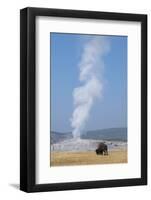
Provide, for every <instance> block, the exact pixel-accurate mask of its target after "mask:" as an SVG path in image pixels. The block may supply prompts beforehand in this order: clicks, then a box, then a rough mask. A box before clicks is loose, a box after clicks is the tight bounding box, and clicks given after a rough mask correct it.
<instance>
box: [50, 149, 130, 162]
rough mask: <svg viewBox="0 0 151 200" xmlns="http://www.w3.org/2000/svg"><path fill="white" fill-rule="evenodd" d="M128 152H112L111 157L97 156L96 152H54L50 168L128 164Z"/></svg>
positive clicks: (51, 156)
mask: <svg viewBox="0 0 151 200" xmlns="http://www.w3.org/2000/svg"><path fill="white" fill-rule="evenodd" d="M126 162H127V151H126V150H116V151H110V152H109V155H107V156H104V155H96V153H95V152H92V151H89V152H52V153H51V155H50V166H69V165H89V164H111V163H126Z"/></svg>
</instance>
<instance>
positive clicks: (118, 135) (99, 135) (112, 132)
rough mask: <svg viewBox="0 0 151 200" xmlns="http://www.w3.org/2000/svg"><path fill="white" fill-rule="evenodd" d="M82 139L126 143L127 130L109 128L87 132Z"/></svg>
mask: <svg viewBox="0 0 151 200" xmlns="http://www.w3.org/2000/svg"><path fill="white" fill-rule="evenodd" d="M82 138H83V139H95V140H114V141H115V140H117V141H127V128H109V129H101V130H92V131H87V132H85V133H84V134H83V135H82Z"/></svg>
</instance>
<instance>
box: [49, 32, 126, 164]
mask: <svg viewBox="0 0 151 200" xmlns="http://www.w3.org/2000/svg"><path fill="white" fill-rule="evenodd" d="M127 40H128V36H126V35H95V34H80V33H60V32H50V77H51V78H50V167H58V166H76V165H102V164H119V163H120V164H122V163H127V162H128V153H127V152H128V127H127V115H128V113H127V112H128V111H127V59H128V58H127V48H128V47H127Z"/></svg>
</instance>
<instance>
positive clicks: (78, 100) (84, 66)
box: [71, 36, 110, 138]
mask: <svg viewBox="0 0 151 200" xmlns="http://www.w3.org/2000/svg"><path fill="white" fill-rule="evenodd" d="M109 49H110V47H109V43H108V41H107V39H105V37H104V36H95V37H93V38H91V39H89V40H88V41H87V42H86V43H85V45H84V47H83V52H82V55H81V61H80V62H79V71H80V73H79V81H80V83H81V86H80V87H77V88H75V89H74V90H73V101H74V111H73V114H72V118H71V127H72V128H73V131H72V134H73V137H74V138H80V135H81V133H82V131H83V129H84V127H85V123H86V122H87V120H88V118H89V114H90V110H91V108H92V106H93V103H94V100H95V99H96V98H100V97H101V96H102V90H103V79H102V71H103V68H104V62H103V56H104V55H105V54H106V53H107V52H108V51H109Z"/></svg>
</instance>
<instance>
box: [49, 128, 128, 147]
mask: <svg viewBox="0 0 151 200" xmlns="http://www.w3.org/2000/svg"><path fill="white" fill-rule="evenodd" d="M50 138H51V143H52V144H54V143H59V142H62V141H64V140H67V139H71V138H73V136H72V133H71V132H68V133H59V132H55V131H51V133H50ZM81 139H94V140H108V141H109V140H112V141H127V128H109V129H101V130H91V131H87V132H85V133H83V135H82V136H81Z"/></svg>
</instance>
